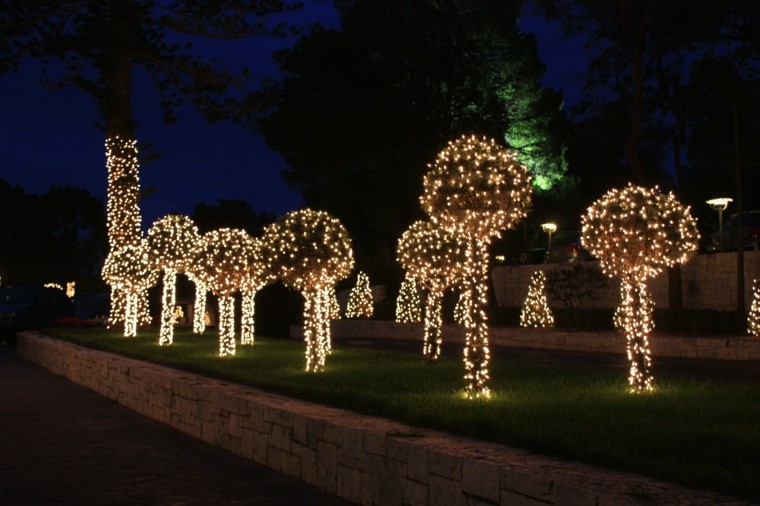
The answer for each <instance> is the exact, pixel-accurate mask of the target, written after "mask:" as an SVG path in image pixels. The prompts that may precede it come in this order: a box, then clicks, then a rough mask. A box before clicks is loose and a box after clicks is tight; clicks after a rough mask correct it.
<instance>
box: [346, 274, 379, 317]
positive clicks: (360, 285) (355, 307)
mask: <svg viewBox="0 0 760 506" xmlns="http://www.w3.org/2000/svg"><path fill="white" fill-rule="evenodd" d="M372 304H373V302H372V289H371V288H370V286H369V276H367V274H365V273H364V272H362V271H359V274H357V276H356V285H355V286H354V287H353V288H352V289H351V293H350V294H349V296H348V305H347V306H346V318H372V313H373V307H372Z"/></svg>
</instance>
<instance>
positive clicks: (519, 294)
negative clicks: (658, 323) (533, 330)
mask: <svg viewBox="0 0 760 506" xmlns="http://www.w3.org/2000/svg"><path fill="white" fill-rule="evenodd" d="M581 265H582V266H583V267H584V268H587V269H596V270H599V262H596V261H589V262H582V263H581ZM564 267H567V266H564ZM560 268H563V266H562V265H560V264H536V265H500V266H497V267H495V268H494V269H493V270H492V271H491V279H492V281H493V286H494V294H495V296H496V303H497V305H499V306H504V307H520V306H521V305H522V303H523V300H525V296H526V295H527V293H528V284H529V282H530V277H531V275H532V274H533V272H535V271H537V270H547V271H548V270H554V269H560ZM757 277H760V252H758V251H745V252H744V301H745V305H746V309H747V310H749V306H750V304H751V303H752V281H753V279H755V278H757ZM681 278H682V279H681V281H682V287H683V302H684V307H685V308H688V309H715V310H719V311H733V310H734V309H735V308H736V252H729V253H711V254H704V255H696V256H695V257H694V258H692V259H691V260H689V261H688V262H687V263H686V264H684V265H683V266H681ZM619 286H620V285H619V282H618V281H617V280H616V279H609V280H608V287H607V289H604V290H600V291H599V292H598V293H597V296H598V298H597V299H596V301H595V302H593V303H591V304H589V305H588V307H615V306H617V304H618V301H619V300H620V293H619ZM649 290H650V291H651V292H652V297H653V298H654V301H655V304H656V305H657V307H658V308H663V309H665V308H667V307H668V276H667V274H666V273H663V274H661V275H659V276H657V277H656V278H654V279H652V280H650V282H649ZM549 306H550V307H562V303H561V302H560V301H557V300H552V299H551V298H550V299H549Z"/></svg>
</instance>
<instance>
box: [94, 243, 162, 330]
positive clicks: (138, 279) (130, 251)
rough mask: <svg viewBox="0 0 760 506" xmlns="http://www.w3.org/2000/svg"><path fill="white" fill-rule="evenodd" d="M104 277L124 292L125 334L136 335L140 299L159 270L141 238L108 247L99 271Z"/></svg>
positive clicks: (122, 318)
mask: <svg viewBox="0 0 760 506" xmlns="http://www.w3.org/2000/svg"><path fill="white" fill-rule="evenodd" d="M101 275H102V276H103V280H104V281H105V282H106V283H108V284H109V285H111V287H112V288H113V289H115V290H118V291H119V292H121V293H123V294H124V297H125V299H124V305H123V306H122V308H123V310H124V314H123V315H121V316H119V319H120V320H123V321H124V336H125V337H134V336H135V335H137V325H138V314H139V307H138V305H139V300H140V295H141V294H143V293H145V290H147V289H148V288H150V287H151V286H153V285H154V284H156V281H157V280H158V272H157V271H156V270H155V269H154V268H153V265H152V263H151V261H150V257H149V255H148V248H147V245H146V244H145V242H144V241H140V242H139V243H138V244H137V245H134V244H128V245H126V246H122V247H121V248H118V249H115V250H111V252H110V253H109V254H108V256H107V257H106V261H105V263H104V265H103V270H102V271H101Z"/></svg>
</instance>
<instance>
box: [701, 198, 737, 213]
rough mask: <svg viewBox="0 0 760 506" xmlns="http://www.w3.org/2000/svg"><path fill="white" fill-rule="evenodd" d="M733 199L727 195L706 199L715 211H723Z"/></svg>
mask: <svg viewBox="0 0 760 506" xmlns="http://www.w3.org/2000/svg"><path fill="white" fill-rule="evenodd" d="M733 201H734V199H732V198H728V197H717V198H714V199H710V200H708V201H707V205H708V206H710V207H712V208H713V209H714V210H716V211H725V210H726V208H727V207H728V204H729V203H731V202H733Z"/></svg>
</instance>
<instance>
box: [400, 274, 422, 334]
mask: <svg viewBox="0 0 760 506" xmlns="http://www.w3.org/2000/svg"><path fill="white" fill-rule="evenodd" d="M396 321H397V322H399V323H416V322H419V321H422V301H420V294H419V292H418V291H417V283H415V282H414V278H412V277H410V276H409V275H408V274H407V276H406V277H405V278H404V281H402V282H401V288H400V289H399V292H398V297H397V298H396Z"/></svg>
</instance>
